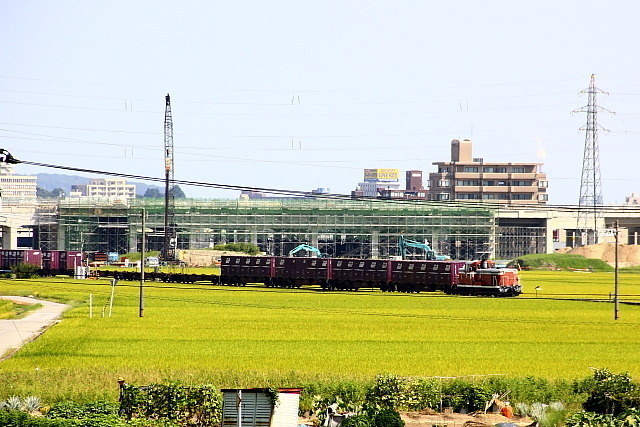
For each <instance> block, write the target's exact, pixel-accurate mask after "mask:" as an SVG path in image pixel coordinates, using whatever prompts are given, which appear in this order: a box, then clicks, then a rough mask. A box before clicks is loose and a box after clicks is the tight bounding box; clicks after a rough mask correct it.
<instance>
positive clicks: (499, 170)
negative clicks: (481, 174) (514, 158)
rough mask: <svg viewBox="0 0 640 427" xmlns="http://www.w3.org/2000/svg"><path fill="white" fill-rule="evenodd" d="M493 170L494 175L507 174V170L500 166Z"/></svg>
mask: <svg viewBox="0 0 640 427" xmlns="http://www.w3.org/2000/svg"><path fill="white" fill-rule="evenodd" d="M495 170H496V173H507V168H505V167H502V166H501V167H498V168H495Z"/></svg>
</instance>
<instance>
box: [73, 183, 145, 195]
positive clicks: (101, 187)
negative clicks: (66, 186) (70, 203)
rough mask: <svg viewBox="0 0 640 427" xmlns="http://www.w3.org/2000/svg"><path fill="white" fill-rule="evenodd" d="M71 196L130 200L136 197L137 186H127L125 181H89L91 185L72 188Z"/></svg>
mask: <svg viewBox="0 0 640 427" xmlns="http://www.w3.org/2000/svg"><path fill="white" fill-rule="evenodd" d="M70 196H71V197H74V196H76V197H79V196H80V197H108V198H116V199H122V198H125V199H130V198H135V197H136V186H135V184H127V180H125V179H119V178H94V179H92V180H90V181H89V184H83V185H74V186H72V187H71V194H70Z"/></svg>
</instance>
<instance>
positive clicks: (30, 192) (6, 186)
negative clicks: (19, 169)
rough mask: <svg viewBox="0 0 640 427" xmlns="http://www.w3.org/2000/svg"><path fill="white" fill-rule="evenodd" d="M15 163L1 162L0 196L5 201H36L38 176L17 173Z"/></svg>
mask: <svg viewBox="0 0 640 427" xmlns="http://www.w3.org/2000/svg"><path fill="white" fill-rule="evenodd" d="M13 167H14V165H12V164H8V163H0V198H2V199H3V200H4V201H5V203H6V202H9V203H12V202H15V203H22V202H35V200H36V186H37V177H35V176H27V175H16V174H15V172H14V170H13Z"/></svg>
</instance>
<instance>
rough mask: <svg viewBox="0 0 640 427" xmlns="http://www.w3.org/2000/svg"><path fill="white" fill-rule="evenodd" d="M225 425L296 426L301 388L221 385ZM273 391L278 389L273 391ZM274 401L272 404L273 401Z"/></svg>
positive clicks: (248, 426) (254, 426)
mask: <svg viewBox="0 0 640 427" xmlns="http://www.w3.org/2000/svg"><path fill="white" fill-rule="evenodd" d="M221 391H222V395H223V400H222V426H223V427H296V426H297V425H298V405H299V403H300V392H301V391H302V389H301V388H279V389H275V390H274V389H267V388H242V389H238V388H234V389H222V390H221ZM274 391H277V393H275V395H274V393H273V392H274ZM274 401H275V405H273V406H272V402H274Z"/></svg>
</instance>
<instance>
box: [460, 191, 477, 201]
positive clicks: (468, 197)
mask: <svg viewBox="0 0 640 427" xmlns="http://www.w3.org/2000/svg"><path fill="white" fill-rule="evenodd" d="M456 197H457V198H458V199H462V200H477V199H479V198H480V194H478V193H462V194H458V195H457V196H456Z"/></svg>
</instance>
